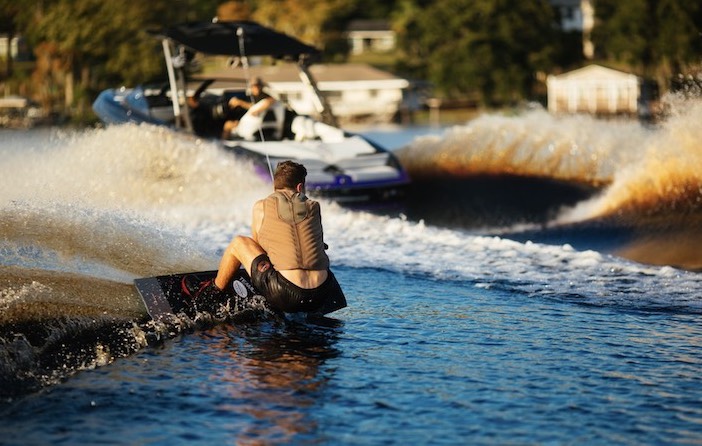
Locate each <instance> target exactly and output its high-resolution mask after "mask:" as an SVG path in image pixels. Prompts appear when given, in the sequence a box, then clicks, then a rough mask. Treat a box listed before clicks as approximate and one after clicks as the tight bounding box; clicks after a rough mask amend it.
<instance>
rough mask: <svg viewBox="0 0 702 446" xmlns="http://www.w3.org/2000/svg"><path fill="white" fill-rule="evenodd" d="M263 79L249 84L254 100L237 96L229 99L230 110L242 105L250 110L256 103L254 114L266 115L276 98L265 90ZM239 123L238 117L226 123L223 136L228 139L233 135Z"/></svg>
mask: <svg viewBox="0 0 702 446" xmlns="http://www.w3.org/2000/svg"><path fill="white" fill-rule="evenodd" d="M264 85H265V84H264V83H263V80H262V79H261V78H260V77H257V78H256V79H255V80H254V81H253V82H252V83H251V85H250V86H249V88H250V89H251V99H252V100H253V102H249V101H246V100H243V99H239V98H237V97H233V98H231V99H230V100H229V103H228V106H229V109H230V110H235V109H236V108H237V107H240V108H242V109H244V110H250V109H251V108H252V107H253V106H254V105H257V106H256V108H255V109H253V110H251V113H252V114H253V115H254V116H265V115H266V112H268V110H269V109H270V108H271V107H272V106H273V104H275V102H276V100H275V99H274V98H273V97H271V96H270V95H268V94H266V93H264V92H263V87H264ZM238 125H239V120H238V119H231V120H228V121H226V122H225V123H224V128H223V132H222V138H224V139H227V138H229V137H230V136H231V134H232V132H234V130H236V128H237V126H238Z"/></svg>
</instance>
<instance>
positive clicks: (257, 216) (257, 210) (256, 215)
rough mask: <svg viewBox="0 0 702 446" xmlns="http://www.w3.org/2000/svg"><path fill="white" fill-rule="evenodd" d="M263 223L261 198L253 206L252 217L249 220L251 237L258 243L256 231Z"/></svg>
mask: <svg viewBox="0 0 702 446" xmlns="http://www.w3.org/2000/svg"><path fill="white" fill-rule="evenodd" d="M262 224H263V200H259V201H257V202H256V204H254V207H253V218H252V220H251V237H252V238H253V239H254V240H255V241H256V243H258V231H259V230H260V229H261V225H262Z"/></svg>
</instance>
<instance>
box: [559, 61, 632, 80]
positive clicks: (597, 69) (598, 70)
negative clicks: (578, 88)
mask: <svg viewBox="0 0 702 446" xmlns="http://www.w3.org/2000/svg"><path fill="white" fill-rule="evenodd" d="M549 77H552V78H554V79H557V80H559V81H577V80H603V81H606V80H622V79H626V78H631V77H636V75H634V74H630V73H625V72H623V71H619V70H613V69H611V68H607V67H603V66H601V65H595V64H593V65H588V66H586V67H583V68H578V69H577V70H573V71H569V72H567V73H563V74H559V75H553V76H549Z"/></svg>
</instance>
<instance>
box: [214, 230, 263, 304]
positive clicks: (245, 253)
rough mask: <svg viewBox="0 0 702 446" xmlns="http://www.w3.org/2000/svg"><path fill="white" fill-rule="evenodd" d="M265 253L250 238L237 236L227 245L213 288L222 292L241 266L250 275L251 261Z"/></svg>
mask: <svg viewBox="0 0 702 446" xmlns="http://www.w3.org/2000/svg"><path fill="white" fill-rule="evenodd" d="M265 253H266V252H265V251H264V250H263V248H261V246H260V245H259V244H258V243H256V241H255V240H254V239H252V238H251V237H246V236H243V235H237V236H236V237H234V239H233V240H232V241H231V243H229V246H227V249H226V250H225V251H224V254H223V255H222V260H221V261H220V263H219V270H218V271H217V277H216V278H215V286H216V287H217V288H219V289H220V290H223V289H224V288H225V287H226V286H227V285H228V284H229V282H231V281H232V278H233V277H234V274H236V271H237V270H238V269H239V267H240V266H241V265H242V264H243V265H244V269H246V272H248V273H249V275H250V274H251V271H249V270H250V269H251V262H253V259H255V258H256V257H258V256H259V255H261V254H265Z"/></svg>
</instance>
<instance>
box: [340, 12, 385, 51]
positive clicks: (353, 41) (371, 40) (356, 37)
mask: <svg viewBox="0 0 702 446" xmlns="http://www.w3.org/2000/svg"><path fill="white" fill-rule="evenodd" d="M346 38H347V39H348V41H349V44H350V46H351V54H363V53H365V52H368V51H370V52H386V51H392V50H394V49H395V45H396V41H395V40H396V39H395V32H394V31H393V30H392V29H390V25H389V24H388V22H386V21H385V20H354V21H352V22H351V23H350V24H349V26H348V28H347V30H346Z"/></svg>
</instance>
